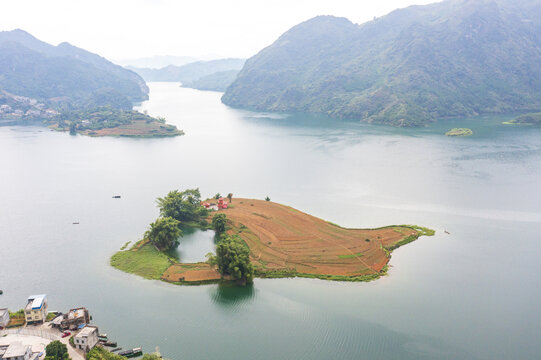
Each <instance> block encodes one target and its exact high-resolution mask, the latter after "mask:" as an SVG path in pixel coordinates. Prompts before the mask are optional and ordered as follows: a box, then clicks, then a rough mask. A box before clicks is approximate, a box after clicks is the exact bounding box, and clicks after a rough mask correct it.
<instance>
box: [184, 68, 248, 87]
mask: <svg viewBox="0 0 541 360" xmlns="http://www.w3.org/2000/svg"><path fill="white" fill-rule="evenodd" d="M238 73H239V71H238V70H228V71H218V72H215V73H212V74H210V75H207V76H203V77H201V78H199V79H197V80H194V81H190V82H188V83H186V84H182V87H187V88H192V89H197V90H209V91H221V92H223V91H225V90H226V89H227V88H228V87H229V85H231V84H232V83H233V81H235V79H236V78H237V75H238Z"/></svg>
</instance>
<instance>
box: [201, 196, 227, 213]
mask: <svg viewBox="0 0 541 360" xmlns="http://www.w3.org/2000/svg"><path fill="white" fill-rule="evenodd" d="M202 205H203V207H204V208H205V209H207V210H211V211H218V210H222V209H227V206H228V205H227V201H224V199H223V198H219V199H218V204H215V203H208V202H204V203H203V204H202Z"/></svg>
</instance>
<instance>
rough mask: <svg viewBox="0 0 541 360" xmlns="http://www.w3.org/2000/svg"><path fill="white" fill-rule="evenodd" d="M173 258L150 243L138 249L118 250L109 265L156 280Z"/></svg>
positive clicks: (172, 261)
mask: <svg viewBox="0 0 541 360" xmlns="http://www.w3.org/2000/svg"><path fill="white" fill-rule="evenodd" d="M172 263H174V260H173V259H171V258H170V257H169V256H167V255H165V254H164V253H162V252H159V251H158V250H156V249H155V248H154V246H152V245H150V244H146V245H143V246H142V247H141V248H140V249H138V250H126V251H119V252H117V253H116V254H114V255H113V256H112V257H111V266H113V267H115V268H117V269H119V270H122V271H124V272H127V273H131V274H135V275H139V276H142V277H144V278H145V279H155V280H158V279H160V277H161V276H162V274H163V273H164V272H165V271H166V270H167V268H168V267H169V266H170V265H171V264H172Z"/></svg>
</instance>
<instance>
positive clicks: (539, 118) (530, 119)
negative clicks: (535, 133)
mask: <svg viewBox="0 0 541 360" xmlns="http://www.w3.org/2000/svg"><path fill="white" fill-rule="evenodd" d="M504 124H507V125H541V112H539V113H529V114H524V115H520V116H519V117H516V118H514V119H513V120H511V121H506V122H504Z"/></svg>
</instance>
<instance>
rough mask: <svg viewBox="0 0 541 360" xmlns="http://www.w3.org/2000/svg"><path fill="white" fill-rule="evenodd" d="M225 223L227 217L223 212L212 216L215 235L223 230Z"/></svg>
mask: <svg viewBox="0 0 541 360" xmlns="http://www.w3.org/2000/svg"><path fill="white" fill-rule="evenodd" d="M226 225H227V217H226V216H225V214H216V215H214V217H213V218H212V228H213V229H214V231H216V234H217V235H221V234H223V233H224V232H225V229H226Z"/></svg>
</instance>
